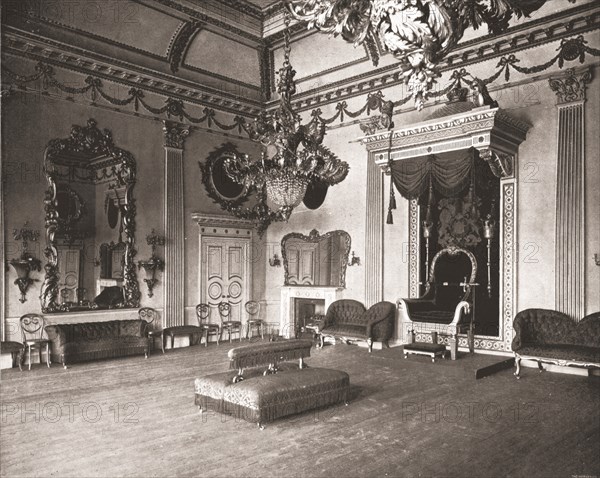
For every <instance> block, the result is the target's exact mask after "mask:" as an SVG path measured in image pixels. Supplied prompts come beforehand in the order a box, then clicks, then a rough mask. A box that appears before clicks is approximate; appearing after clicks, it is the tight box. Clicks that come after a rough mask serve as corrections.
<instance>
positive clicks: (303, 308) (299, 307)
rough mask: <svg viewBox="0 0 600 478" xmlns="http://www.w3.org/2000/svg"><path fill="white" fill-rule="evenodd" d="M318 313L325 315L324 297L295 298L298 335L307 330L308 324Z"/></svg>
mask: <svg viewBox="0 0 600 478" xmlns="http://www.w3.org/2000/svg"><path fill="white" fill-rule="evenodd" d="M316 315H325V300H324V299H302V298H296V299H294V324H295V332H296V334H295V335H296V337H299V336H300V334H301V333H302V332H303V331H304V330H305V329H304V327H305V326H306V324H308V323H309V322H311V321H312V320H313V317H314V316H316Z"/></svg>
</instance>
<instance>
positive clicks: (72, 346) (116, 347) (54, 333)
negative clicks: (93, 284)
mask: <svg viewBox="0 0 600 478" xmlns="http://www.w3.org/2000/svg"><path fill="white" fill-rule="evenodd" d="M146 328H147V323H146V322H145V321H143V320H139V319H134V320H111V321H107V322H86V323H80V324H56V325H47V326H46V334H47V335H48V338H49V339H50V341H51V348H50V350H51V357H52V361H53V362H60V363H62V365H63V367H64V368H65V369H66V368H67V365H68V364H71V363H73V362H83V361H87V360H96V359H103V358H112V357H122V356H126V355H138V354H144V355H145V356H146V357H148V352H149V350H150V340H149V339H148V336H147V334H146Z"/></svg>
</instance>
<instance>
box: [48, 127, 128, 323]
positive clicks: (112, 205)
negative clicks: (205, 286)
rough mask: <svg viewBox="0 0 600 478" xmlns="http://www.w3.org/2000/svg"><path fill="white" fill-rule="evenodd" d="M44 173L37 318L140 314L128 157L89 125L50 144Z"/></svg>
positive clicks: (106, 131)
mask: <svg viewBox="0 0 600 478" xmlns="http://www.w3.org/2000/svg"><path fill="white" fill-rule="evenodd" d="M44 172H45V174H46V180H47V182H48V190H47V191H46V197H45V199H44V210H45V214H46V216H45V223H46V249H45V250H44V255H45V256H46V260H47V263H46V266H45V271H46V275H45V278H44V283H43V285H42V292H41V296H40V300H41V303H42V311H43V312H44V313H52V312H75V311H83V310H89V309H107V308H125V307H136V308H137V307H139V305H140V291H139V286H138V282H137V275H136V268H135V264H134V262H133V257H134V255H135V250H134V243H135V202H134V199H133V187H134V186H135V180H136V164H135V160H134V158H133V156H132V155H131V154H130V153H129V152H127V151H124V150H122V149H119V148H117V147H115V146H114V144H113V141H112V135H111V133H110V131H108V130H106V129H105V130H104V131H100V130H99V129H98V128H97V127H96V122H95V121H94V120H93V119H90V120H88V122H87V125H86V126H73V127H72V129H71V136H70V137H69V138H65V139H54V140H51V141H50V142H49V143H48V146H47V147H46V151H45V154H44Z"/></svg>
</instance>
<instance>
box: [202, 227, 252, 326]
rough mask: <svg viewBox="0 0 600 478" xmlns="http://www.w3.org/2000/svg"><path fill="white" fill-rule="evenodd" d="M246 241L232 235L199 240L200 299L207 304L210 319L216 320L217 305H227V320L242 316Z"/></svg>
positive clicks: (246, 293) (246, 295) (246, 294)
mask: <svg viewBox="0 0 600 478" xmlns="http://www.w3.org/2000/svg"><path fill="white" fill-rule="evenodd" d="M249 246H250V241H249V240H244V239H237V238H235V239H233V238H220V237H219V238H203V239H202V252H201V254H202V258H201V259H202V277H201V283H200V287H201V293H200V297H201V301H202V302H205V303H207V304H209V305H210V306H211V316H210V317H211V319H210V320H211V322H216V323H218V322H219V321H220V318H219V312H218V309H217V307H218V305H219V303H220V302H221V301H227V302H229V303H230V304H231V316H230V317H231V320H240V321H243V320H244V319H245V316H244V313H243V311H244V304H245V303H246V301H248V300H249V291H248V283H249V270H248V265H247V259H246V258H247V257H248V249H249Z"/></svg>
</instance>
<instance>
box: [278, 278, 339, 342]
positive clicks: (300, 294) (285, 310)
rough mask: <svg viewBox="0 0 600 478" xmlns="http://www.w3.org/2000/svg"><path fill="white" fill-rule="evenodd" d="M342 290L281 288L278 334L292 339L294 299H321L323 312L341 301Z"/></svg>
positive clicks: (330, 287)
mask: <svg viewBox="0 0 600 478" xmlns="http://www.w3.org/2000/svg"><path fill="white" fill-rule="evenodd" d="M343 290H344V289H343V288H342V287H336V286H308V285H298V286H283V287H282V288H281V309H280V318H279V334H280V335H282V336H283V337H285V338H286V339H290V338H294V335H295V322H294V319H295V317H294V299H321V300H324V301H325V310H327V308H328V307H329V305H330V304H331V303H332V302H334V301H336V300H339V299H341V298H342V297H341V294H342V291H343Z"/></svg>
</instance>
